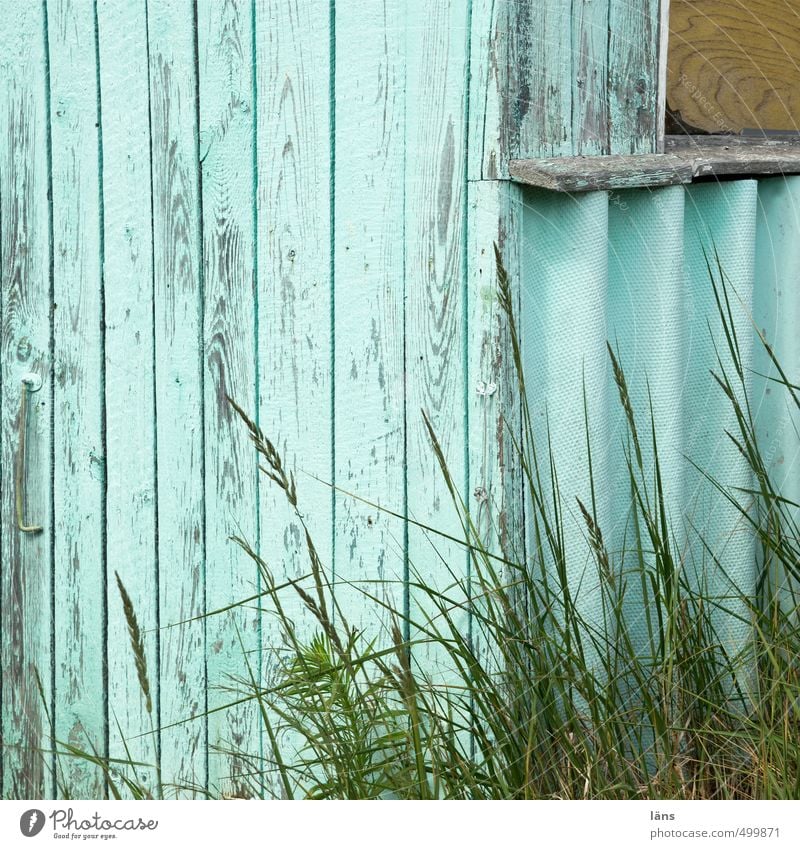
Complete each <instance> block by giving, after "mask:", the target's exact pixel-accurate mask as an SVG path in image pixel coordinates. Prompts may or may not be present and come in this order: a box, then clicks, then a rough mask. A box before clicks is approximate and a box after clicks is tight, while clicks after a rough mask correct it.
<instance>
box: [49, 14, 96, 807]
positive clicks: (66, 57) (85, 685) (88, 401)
mask: <svg viewBox="0 0 800 849" xmlns="http://www.w3.org/2000/svg"><path fill="white" fill-rule="evenodd" d="M47 12H48V34H49V39H48V41H49V48H50V115H51V127H52V151H53V154H52V162H53V172H52V173H53V238H54V244H53V247H54V250H53V261H54V276H53V301H54V307H53V340H54V370H55V371H54V394H53V399H54V411H55V414H54V417H53V424H54V440H55V448H54V454H53V456H54V467H53V473H54V488H55V496H54V504H55V516H56V524H55V541H54V552H55V559H54V568H55V590H56V596H57V598H58V600H59V601H58V603H57V604H56V605H55V607H54V617H55V620H54V629H55V640H54V646H55V661H54V662H55V679H54V680H55V692H56V706H55V729H56V738H57V739H58V740H59V741H63V742H65V743H70V744H72V745H74V746H77V747H78V748H81V749H84V750H86V751H92V750H93V749H94V750H96V751H98V752H100V753H102V752H104V751H105V745H106V711H105V699H106V690H105V676H104V669H105V641H104V630H105V619H106V610H105V603H104V602H105V573H104V563H105V561H104V551H103V516H104V509H105V506H104V487H105V484H104V464H105V446H104V442H103V424H104V422H103V338H102V303H101V285H102V284H101V269H100V258H101V257H100V222H101V215H100V183H99V181H100V176H99V175H100V164H99V163H100V160H99V138H98V135H99V129H98V121H99V116H98V113H97V66H96V55H97V54H96V50H95V31H94V13H93V9H92V4H91V3H89V2H86V1H85V0H78V1H77V2H74V1H73V0H58V2H56V3H51V4H49V5H48V9H47ZM60 767H61V771H62V772H63V775H60V776H59V778H60V779H61V780H62V781H63V782H64V784H65V787H66V790H67V792H68V793H69V794H71V795H72V796H73V798H80V797H85V798H99V797H101V796H102V794H103V792H104V779H103V776H102V773H101V771H100V770H98V769H95V768H93V767H91V766H90V765H89V764H87V763H86V762H84V761H81V760H78V759H76V758H69V757H64V758H61V759H60Z"/></svg>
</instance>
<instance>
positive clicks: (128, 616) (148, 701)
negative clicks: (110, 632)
mask: <svg viewBox="0 0 800 849" xmlns="http://www.w3.org/2000/svg"><path fill="white" fill-rule="evenodd" d="M114 577H115V578H116V579H117V588H118V589H119V595H120V598H121V599H122V610H123V613H124V614H125V621H126V622H127V624H128V634H129V635H130V639H131V651H132V652H133V659H134V662H135V664H136V676H137V678H138V679H139V687H140V688H141V691H142V696H143V698H144V707H145V710H146V711H147V713H148V714H150V715H152V713H153V700H152V697H151V695H150V679H149V677H148V675H147V655H146V654H145V652H144V639H143V638H142V632H141V629H140V628H139V621H138V620H137V618H136V611H135V610H134V607H133V602H132V601H131V597H130V596H129V595H128V591H127V590H126V589H125V584H123V583H122V578H120V576H119V572H117V571H115V572H114Z"/></svg>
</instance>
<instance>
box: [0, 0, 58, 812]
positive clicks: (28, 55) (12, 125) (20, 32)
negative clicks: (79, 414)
mask: <svg viewBox="0 0 800 849" xmlns="http://www.w3.org/2000/svg"><path fill="white" fill-rule="evenodd" d="M0 57H2V58H0V63H2V69H3V73H2V82H0V116H2V118H1V119H0V120H2V124H3V127H4V130H3V132H2V134H0V270H1V271H2V291H1V292H0V297H1V298H2V342H1V343H0V358H2V362H1V363H0V369H1V373H2V396H1V398H0V403H1V404H2V427H0V436H2V446H1V448H0V469H2V474H1V475H0V480H1V481H2V484H1V486H2V489H1V490H0V509H2V523H1V524H0V562H2V581H1V582H0V590H1V591H2V608H1V613H0V615H1V616H2V651H1V653H0V661H1V662H2V684H3V686H2V742H3V746H2V753H1V754H2V781H3V795H4V796H6V797H11V798H17V799H36V798H39V797H41V796H50V795H52V793H53V782H52V775H51V774H50V770H49V768H48V767H49V764H48V763H47V762H46V761H45V759H44V758H43V757H42V755H43V752H42V750H44V749H47V748H48V747H49V745H50V740H49V736H50V728H49V727H48V725H49V723H48V720H47V713H48V711H49V710H50V707H51V704H50V693H51V669H52V666H51V664H52V658H51V654H50V632H51V630H52V622H51V604H50V602H51V586H52V585H51V581H52V573H51V560H50V540H51V533H52V518H51V514H50V504H51V482H50V476H49V468H50V451H51V437H52V434H51V430H50V417H51V413H52V409H51V394H50V389H51V381H52V372H51V368H50V341H49V340H50V316H49V286H50V284H49V279H48V278H49V260H50V257H49V254H50V250H49V221H48V205H47V197H48V192H49V186H48V164H47V120H46V114H47V110H46V82H45V73H46V68H47V64H46V62H47V60H46V55H45V40H44V19H43V9H42V7H41V6H40V5H39V4H27V3H13V4H11V7H10V8H8V9H6V10H4V14H3V15H2V16H0ZM28 372H34V373H36V374H38V375H39V376H40V377H41V378H42V388H41V389H39V391H38V392H36V393H32V394H31V398H30V403H29V411H28V428H27V443H28V445H27V452H26V457H25V483H26V490H27V498H26V504H25V510H26V512H27V515H28V516H30V517H33V519H32V521H33V522H35V523H36V524H39V525H41V526H42V527H43V528H44V529H45V530H44V531H43V532H42V533H38V534H23V533H20V531H19V530H18V529H17V526H16V521H15V513H14V499H15V487H14V471H13V470H14V468H15V464H16V462H17V450H18V446H19V428H20V421H19V413H20V391H21V389H22V382H21V381H22V377H23V375H25V374H26V373H28ZM37 674H38V676H39V677H40V679H41V682H42V684H43V686H44V693H45V696H44V699H45V702H44V703H43V701H42V698H41V697H40V694H39V690H38V687H37V682H36V676H37Z"/></svg>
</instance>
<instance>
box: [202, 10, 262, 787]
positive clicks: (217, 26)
mask: <svg viewBox="0 0 800 849" xmlns="http://www.w3.org/2000/svg"><path fill="white" fill-rule="evenodd" d="M197 11H198V22H197V31H198V57H199V82H200V159H201V162H202V204H203V275H204V280H205V329H204V339H205V357H206V364H205V369H206V373H205V410H206V438H205V444H206V516H207V522H206V551H207V554H206V557H207V562H208V564H209V565H208V572H207V578H206V597H207V605H208V609H209V610H215V609H218V608H220V607H223V606H225V605H227V604H230V603H233V602H237V601H241V600H242V599H244V598H247V597H248V596H251V595H253V594H254V593H255V592H256V587H257V580H258V570H257V568H256V565H255V564H254V563H253V562H252V561H250V560H248V558H247V557H246V556H245V555H244V554H243V552H242V551H241V550H240V549H239V548H238V547H236V546H235V545H232V544H231V543H230V541H229V539H228V537H229V535H231V534H233V533H236V534H237V535H239V536H241V537H243V538H244V539H247V540H248V541H249V542H250V544H251V545H253V546H254V547H255V548H257V547H258V544H259V541H258V522H257V502H258V480H257V463H256V457H255V453H254V451H253V448H252V445H251V443H250V440H249V438H248V436H247V432H246V430H245V429H244V427H243V425H242V423H241V421H240V420H239V418H238V417H237V416H236V415H235V414H234V413H233V410H232V409H231V408H230V406H229V405H228V403H227V401H226V395H230V396H231V397H232V398H235V399H236V400H237V402H238V403H239V404H240V405H241V406H242V407H243V408H244V409H245V410H247V411H248V412H249V413H251V414H252V415H255V414H256V410H257V407H256V404H257V399H256V385H257V379H256V378H257V355H256V336H255V333H256V330H255V323H256V303H255V298H254V267H253V259H254V245H253V198H254V195H253V191H254V174H253V168H252V166H253V108H252V100H251V99H252V91H253V67H252V15H251V4H250V3H247V2H244V0H226V2H223V3H215V4H212V3H198V5H197ZM237 630H238V632H239V633H238V634H237ZM239 634H241V639H242V641H243V643H244V647H245V650H247V651H251V650H253V649H255V648H256V647H257V645H258V642H257V641H258V638H259V617H258V614H257V613H255V612H254V611H252V610H246V609H236V610H232V611H230V612H229V613H227V614H225V615H220V616H215V617H213V618H212V619H209V620H208V623H207V628H206V642H207V646H208V687H209V692H208V707H209V709H214V708H217V707H219V706H221V705H224V704H227V703H228V702H232V701H235V700H236V699H237V698H240V697H241V695H242V692H241V687H239V686H238V685H237V684H236V682H235V680H234V679H235V678H237V677H238V678H239V679H242V678H243V679H245V680H246V679H247V666H246V663H245V657H244V656H243V654H242V644H241V643H240V642H239ZM254 656H255V655H251V657H254ZM208 736H209V747H210V751H209V788H210V789H211V791H212V792H213V793H214V794H216V795H223V796H248V795H251V793H252V789H251V787H250V786H249V780H248V779H247V778H246V777H245V773H247V772H249V771H250V770H251V766H250V765H249V764H248V762H247V760H246V759H245V758H242V757H237V756H236V755H235V754H226V753H227V752H230V753H233V752H239V753H244V754H245V755H248V756H249V757H251V758H252V757H256V758H257V757H259V756H260V735H259V720H258V714H257V707H256V705H255V703H254V702H248V703H246V704H243V705H240V706H237V707H235V708H231V709H228V710H224V711H218V712H216V713H213V714H212V715H211V716H210V717H209V728H208Z"/></svg>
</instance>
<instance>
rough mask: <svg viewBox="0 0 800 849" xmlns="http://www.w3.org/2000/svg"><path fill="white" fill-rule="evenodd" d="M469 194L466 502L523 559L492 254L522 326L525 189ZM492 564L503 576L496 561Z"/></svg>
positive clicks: (480, 641)
mask: <svg viewBox="0 0 800 849" xmlns="http://www.w3.org/2000/svg"><path fill="white" fill-rule="evenodd" d="M468 192H469V195H468V231H467V251H466V255H467V264H468V283H469V294H468V306H469V309H468V334H467V339H468V364H467V381H468V383H467V386H468V395H467V404H468V415H469V487H468V498H469V502H468V505H469V508H470V511H471V515H472V519H473V522H474V524H475V526H476V528H477V530H478V532H479V534H480V538H481V540H482V542H483V543H484V544H485V546H486V548H487V549H488V550H489V551H491V552H493V553H494V554H497V555H498V556H503V557H506V558H508V559H510V560H513V561H514V562H517V563H522V562H524V557H525V540H524V531H523V524H524V522H523V499H522V479H521V473H520V464H519V462H518V456H517V453H516V451H515V448H514V442H515V441H516V442H517V444H519V440H520V433H521V422H520V405H519V390H518V384H517V373H516V369H515V367H514V363H513V359H512V357H511V347H510V334H509V325H508V322H507V319H506V316H505V314H504V312H503V310H502V309H501V307H500V303H499V300H498V296H497V295H498V288H497V263H496V259H495V251H494V246H495V245H497V246H498V248H499V249H500V253H501V255H502V258H503V265H504V267H505V269H506V272H507V273H508V276H509V281H510V284H511V286H512V291H513V293H514V295H513V297H514V308H515V314H516V316H517V326H518V328H519V327H520V322H521V311H520V292H521V282H522V281H521V268H520V247H521V236H522V234H521V231H520V227H521V224H522V211H523V203H522V190H521V187H519V186H515V185H512V184H509V183H502V182H499V181H488V180H487V181H480V182H472V183H469V186H468ZM493 566H494V568H495V569H496V570H497V572H498V573H499V574H500V576H501V577H502V576H503V571H504V570H503V569H502V567H501V566H500V564H498V563H496V562H495V563H494V564H493ZM511 579H513V576H509V580H511ZM473 586H474V588H473V592H474V593H476V594H477V593H479V592H480V590H479V588H478V586H477V580H475V581H474V584H473ZM477 603H478V604H480V601H478V602H477ZM472 628H473V630H472V638H473V644H474V645H475V649H476V651H477V652H478V654H479V656H481V657H482V662H483V663H488V664H491V663H492V660H491V657H492V653H493V649H492V646H491V642H490V641H488V640H487V636H488V635H487V634H485V633H483V632H482V629H481V627H480V625H479V624H478V623H477V622H475V621H473V623H472Z"/></svg>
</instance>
